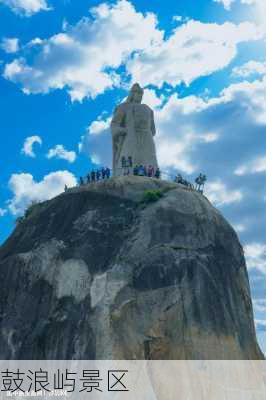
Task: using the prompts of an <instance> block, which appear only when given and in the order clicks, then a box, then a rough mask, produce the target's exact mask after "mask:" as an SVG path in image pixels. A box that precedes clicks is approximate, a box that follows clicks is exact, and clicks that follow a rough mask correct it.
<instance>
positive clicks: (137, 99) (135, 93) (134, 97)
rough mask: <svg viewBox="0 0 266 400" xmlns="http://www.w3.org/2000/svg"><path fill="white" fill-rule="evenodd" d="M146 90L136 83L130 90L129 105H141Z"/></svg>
mask: <svg viewBox="0 0 266 400" xmlns="http://www.w3.org/2000/svg"><path fill="white" fill-rule="evenodd" d="M143 93H144V90H143V89H142V87H140V85H139V84H138V83H134V85H133V86H132V88H131V89H130V93H129V96H128V98H127V103H141V101H142V97H143Z"/></svg>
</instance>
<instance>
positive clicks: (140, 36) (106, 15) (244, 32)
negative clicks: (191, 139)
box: [4, 0, 263, 101]
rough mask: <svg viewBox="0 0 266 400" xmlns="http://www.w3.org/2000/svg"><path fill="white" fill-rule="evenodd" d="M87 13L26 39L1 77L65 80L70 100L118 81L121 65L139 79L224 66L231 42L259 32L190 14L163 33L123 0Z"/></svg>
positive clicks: (29, 89)
mask: <svg viewBox="0 0 266 400" xmlns="http://www.w3.org/2000/svg"><path fill="white" fill-rule="evenodd" d="M90 13H91V16H92V18H83V19H82V20H80V21H79V22H78V23H77V24H76V25H75V26H71V25H68V24H64V31H63V32H61V33H59V34H57V35H54V36H52V37H50V38H48V39H46V40H44V39H43V40H42V41H41V43H40V42H39V41H38V43H36V47H35V46H34V41H31V42H30V43H29V45H30V46H27V45H26V46H25V48H27V49H28V50H27V52H25V57H24V58H23V57H21V58H17V59H15V60H13V61H12V62H11V63H9V64H6V66H5V69H4V77H5V78H6V79H9V80H11V81H13V82H15V83H18V84H20V85H21V86H22V90H23V91H24V92H25V93H48V92H49V91H50V90H52V89H63V88H66V89H67V90H68V93H69V94H70V96H71V99H72V100H73V101H74V100H78V101H81V100H82V99H84V98H85V97H92V98H94V97H96V96H97V95H99V94H100V93H103V92H104V91H105V90H107V89H110V88H113V87H115V86H120V85H121V84H122V83H123V82H121V79H123V74H122V75H121V74H120V75H119V74H118V72H119V71H118V68H119V67H120V66H124V67H125V69H126V71H127V72H128V74H129V75H131V78H132V80H133V81H139V82H140V84H142V85H147V84H154V85H156V86H158V87H161V86H162V85H163V83H164V82H167V83H168V84H169V85H171V86H176V85H178V84H180V83H181V82H185V83H186V84H187V85H189V84H190V83H191V82H192V81H193V80H195V79H197V78H198V77H200V76H205V75H209V74H211V73H213V72H215V71H218V70H220V69H222V68H224V67H226V66H228V65H229V63H230V62H231V61H232V60H233V59H234V58H235V56H236V54H237V45H238V44H240V43H243V42H247V41H252V40H258V39H261V38H262V37H263V32H262V31H261V29H260V28H259V27H258V26H256V25H254V24H252V23H250V22H244V23H240V24H239V25H236V24H234V23H229V22H227V23H224V24H220V25H219V24H215V23H202V22H199V21H194V20H190V21H187V22H186V23H183V24H181V25H180V26H178V27H177V28H175V29H174V30H173V32H172V33H171V34H170V36H169V37H166V36H165V32H163V31H161V30H159V28H158V23H157V18H156V16H155V15H154V14H152V13H147V14H142V13H140V12H137V11H136V10H135V8H134V6H133V5H132V4H131V3H129V2H128V1H126V0H120V1H118V2H117V3H116V4H107V3H102V4H100V5H99V6H97V7H94V8H92V9H91V10H90ZM30 48H32V52H33V56H32V57H30V55H29V49H30ZM103 49H104V50H103ZM27 57H29V59H31V61H30V62H28V61H27ZM121 76H122V78H121Z"/></svg>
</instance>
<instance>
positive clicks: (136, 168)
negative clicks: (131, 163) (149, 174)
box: [133, 165, 139, 176]
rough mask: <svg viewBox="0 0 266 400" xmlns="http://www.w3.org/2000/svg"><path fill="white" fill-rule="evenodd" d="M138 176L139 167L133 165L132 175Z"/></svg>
mask: <svg viewBox="0 0 266 400" xmlns="http://www.w3.org/2000/svg"><path fill="white" fill-rule="evenodd" d="M138 174H139V166H138V165H135V167H134V168H133V175H136V176H137V175H138Z"/></svg>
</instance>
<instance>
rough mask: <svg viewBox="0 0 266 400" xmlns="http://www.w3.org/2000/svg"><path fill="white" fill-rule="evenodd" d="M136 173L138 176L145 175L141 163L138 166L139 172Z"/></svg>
mask: <svg viewBox="0 0 266 400" xmlns="http://www.w3.org/2000/svg"><path fill="white" fill-rule="evenodd" d="M138 175H140V176H144V175H145V168H144V167H143V165H140V166H139V173H138Z"/></svg>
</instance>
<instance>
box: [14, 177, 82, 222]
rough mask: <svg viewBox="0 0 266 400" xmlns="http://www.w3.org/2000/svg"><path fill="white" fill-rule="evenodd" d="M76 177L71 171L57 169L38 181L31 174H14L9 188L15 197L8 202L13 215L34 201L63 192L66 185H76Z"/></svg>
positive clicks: (22, 210)
mask: <svg viewBox="0 0 266 400" xmlns="http://www.w3.org/2000/svg"><path fill="white" fill-rule="evenodd" d="M76 183H77V181H76V178H75V177H74V175H73V174H71V173H70V172H69V171H56V172H51V173H50V174H48V175H46V176H44V178H43V180H42V181H40V182H36V181H34V179H33V176H32V175H31V174H27V173H21V174H13V175H12V176H11V178H10V180H9V188H10V190H11V191H12V192H13V198H12V199H11V200H10V201H9V202H8V208H9V210H10V212H11V213H12V214H13V215H19V214H22V213H23V212H24V210H25V209H26V208H27V207H28V206H29V205H30V204H31V203H32V202H33V201H44V200H48V199H51V198H53V197H55V196H57V195H58V194H60V193H61V192H63V190H64V187H65V185H67V186H68V187H71V186H75V185H76Z"/></svg>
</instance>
